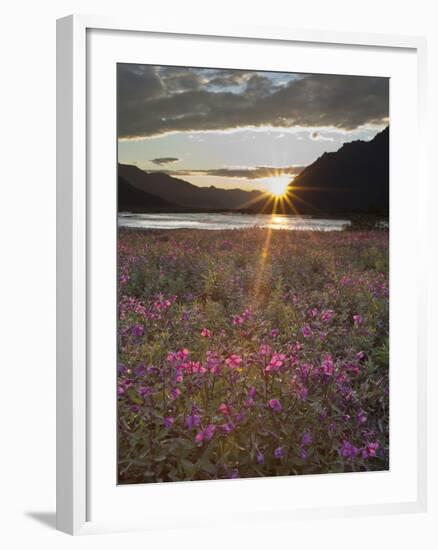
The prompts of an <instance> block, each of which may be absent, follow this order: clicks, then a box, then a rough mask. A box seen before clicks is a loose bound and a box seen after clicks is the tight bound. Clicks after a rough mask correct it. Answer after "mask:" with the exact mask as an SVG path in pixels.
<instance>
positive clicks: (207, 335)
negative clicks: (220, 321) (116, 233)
mask: <svg viewBox="0 0 438 550" xmlns="http://www.w3.org/2000/svg"><path fill="white" fill-rule="evenodd" d="M201 336H203V337H204V338H211V330H208V328H203V329H202V330H201Z"/></svg>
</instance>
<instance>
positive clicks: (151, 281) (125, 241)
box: [117, 229, 389, 483]
mask: <svg viewBox="0 0 438 550" xmlns="http://www.w3.org/2000/svg"><path fill="white" fill-rule="evenodd" d="M265 244H266V231H265V230H261V229H251V230H239V238H238V239H236V235H235V232H233V231H217V232H210V231H208V232H202V231H195V230H176V231H172V232H169V233H166V232H160V231H157V232H154V231H148V232H141V231H121V232H120V234H119V245H118V246H119V249H118V259H119V277H118V281H119V283H118V290H119V296H118V310H119V311H118V321H119V323H118V327H119V333H118V360H119V363H118V366H117V396H118V421H119V424H118V425H119V434H118V435H119V437H118V462H119V482H120V483H144V482H160V481H181V480H196V479H217V478H230V479H235V478H239V477H240V478H241V477H257V476H277V475H296V474H315V473H328V472H349V471H365V470H384V469H387V468H388V460H389V449H388V445H389V412H388V409H389V407H388V402H389V377H388V332H389V331H388V295H389V293H388V268H387V266H388V259H387V258H388V235H387V233H385V232H372V231H369V232H345V233H341V234H337V233H329V234H325V233H313V234H312V235H310V234H308V233H307V232H299V233H298V232H289V231H274V232H272V235H271V236H270V245H269V251H268V252H266V250H265V248H264V247H265ZM262 255H263V256H262ZM261 257H263V261H262V262H261V261H260V258H261Z"/></svg>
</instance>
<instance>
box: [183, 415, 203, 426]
mask: <svg viewBox="0 0 438 550" xmlns="http://www.w3.org/2000/svg"><path fill="white" fill-rule="evenodd" d="M200 423H201V417H200V416H199V414H189V416H188V417H187V418H186V424H187V428H188V429H189V430H193V428H197V427H198V426H199V424H200Z"/></svg>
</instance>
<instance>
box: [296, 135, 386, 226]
mask: <svg viewBox="0 0 438 550" xmlns="http://www.w3.org/2000/svg"><path fill="white" fill-rule="evenodd" d="M295 186H296V187H300V188H301V189H296V190H293V194H294V195H295V197H296V200H295V201H294V202H295V204H296V206H297V208H298V210H299V211H300V212H303V213H307V212H317V211H319V212H325V213H338V212H345V213H349V212H351V213H354V212H357V213H373V214H382V215H387V214H388V211H389V127H388V128H385V130H383V131H382V132H380V133H379V134H377V135H376V136H375V137H374V139H372V140H371V141H352V142H350V143H345V144H344V145H343V146H342V147H341V148H340V149H339V150H338V151H336V152H334V153H324V154H323V155H322V156H321V157H319V158H318V159H317V160H316V161H315V162H314V163H313V164H311V165H309V166H307V168H305V169H304V170H303V171H302V172H301V173H300V174H299V175H298V176H297V177H296V178H295V179H294V181H293V187H295ZM299 199H301V201H303V202H301V201H300V200H299ZM304 201H305V202H304Z"/></svg>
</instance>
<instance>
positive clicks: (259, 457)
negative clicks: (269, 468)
mask: <svg viewBox="0 0 438 550" xmlns="http://www.w3.org/2000/svg"><path fill="white" fill-rule="evenodd" d="M256 460H257V462H258V463H259V464H264V463H265V456H264V455H263V453H261V452H260V451H258V452H257V454H256Z"/></svg>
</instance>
